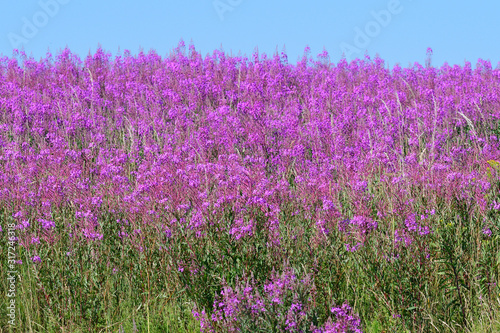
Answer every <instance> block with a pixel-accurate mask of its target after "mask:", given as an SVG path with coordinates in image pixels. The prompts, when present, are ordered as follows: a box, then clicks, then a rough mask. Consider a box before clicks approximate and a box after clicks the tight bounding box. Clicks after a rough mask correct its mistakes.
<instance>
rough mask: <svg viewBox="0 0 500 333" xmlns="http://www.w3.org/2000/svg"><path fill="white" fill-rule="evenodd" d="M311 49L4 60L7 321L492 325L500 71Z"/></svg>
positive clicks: (200, 326)
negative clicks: (403, 63) (388, 61)
mask: <svg viewBox="0 0 500 333" xmlns="http://www.w3.org/2000/svg"><path fill="white" fill-rule="evenodd" d="M307 51H308V50H307V49H306V52H305V54H304V57H303V59H302V60H301V61H299V62H298V63H297V64H296V65H292V64H288V62H287V58H286V55H285V54H284V53H282V54H281V55H279V54H276V55H274V56H273V57H272V58H267V57H266V56H265V55H259V54H258V52H256V53H255V54H254V55H253V56H252V59H251V60H250V59H247V58H245V57H228V56H226V55H225V54H224V52H222V51H215V52H213V54H212V55H207V56H206V57H201V55H200V54H199V53H197V52H196V50H195V48H194V47H193V46H190V47H189V50H188V52H186V50H185V48H184V44H183V43H182V42H181V43H180V44H179V46H178V47H177V48H176V49H175V50H174V51H173V52H172V54H170V55H169V56H168V57H165V58H163V59H162V58H161V57H160V56H158V55H157V54H156V53H155V52H153V51H151V52H149V53H148V54H144V53H140V54H139V55H137V56H132V55H130V53H128V52H125V54H123V55H120V56H115V57H114V58H112V57H111V55H110V54H107V53H106V52H104V51H103V50H102V49H99V50H98V51H97V52H96V53H95V54H93V55H89V56H88V57H87V58H86V59H85V60H84V61H81V60H80V59H79V58H78V57H77V56H75V55H74V54H72V53H71V52H70V51H69V50H68V49H66V50H64V51H61V52H60V53H59V54H58V55H57V56H56V57H55V59H54V58H53V57H52V55H50V54H48V55H47V57H46V58H45V59H42V60H41V61H35V60H34V59H31V58H28V57H27V56H26V55H25V54H24V53H23V52H20V53H19V52H17V51H16V53H15V54H14V55H13V56H12V57H11V58H8V57H5V58H1V59H0V220H1V230H2V231H0V245H1V248H2V249H7V248H8V247H9V235H13V234H15V237H16V239H15V241H14V242H11V243H13V244H15V253H16V256H17V257H16V259H15V260H16V263H15V269H16V270H17V272H18V273H17V280H16V283H15V288H16V289H15V291H16V292H15V294H16V296H15V300H16V303H15V304H16V310H15V318H16V319H15V325H16V326H15V327H13V326H11V325H9V323H8V320H9V317H8V310H7V306H8V304H10V303H8V302H10V299H9V297H4V296H2V297H1V298H0V318H1V319H0V327H1V328H2V329H4V330H6V331H9V327H11V329H12V330H13V331H15V330H18V331H19V332H21V331H22V332H46V331H54V332H56V331H57V332H78V331H81V332H88V331H92V332H97V331H102V332H125V331H126V332H134V331H141V332H196V331H198V332H199V331H200V330H202V331H204V332H209V331H213V332H236V331H238V329H239V332H317V333H319V332H348V331H352V332H360V331H363V332H382V331H384V330H385V331H391V332H392V331H398V332H405V331H411V332H428V331H441V332H443V331H456V332H462V331H469V332H478V331H479V332H481V331H484V332H491V331H498V330H500V323H499V315H498V314H499V313H500V309H499V304H500V303H499V302H500V295H499V293H500V289H499V287H498V284H497V283H498V277H499V263H500V251H499V249H500V229H499V228H500V214H499V209H500V192H499V191H500V178H499V177H500V163H499V162H497V161H498V160H500V151H499V149H500V144H499V140H500V70H499V69H492V67H491V65H490V63H489V62H487V61H483V60H479V61H478V64H477V65H476V68H475V69H472V67H471V64H470V63H465V66H463V67H460V66H454V67H451V66H448V65H446V64H445V65H444V66H442V67H441V68H435V67H432V66H431V64H430V58H429V59H428V62H427V64H426V66H425V67H423V66H421V65H419V64H415V65H414V66H413V67H411V68H401V67H399V66H395V67H394V68H393V69H392V70H389V69H387V68H384V63H383V61H382V60H381V59H379V58H375V59H370V58H368V57H366V58H365V59H363V60H356V61H353V62H351V63H347V62H346V61H345V60H341V61H340V62H339V63H337V64H333V63H330V60H329V58H328V54H327V53H326V52H325V53H322V54H320V55H319V56H318V58H317V60H316V61H314V60H313V59H311V58H309V55H308V52H307ZM429 56H430V54H429ZM11 245H12V244H11ZM8 259H9V258H8V255H7V250H2V252H1V253H0V260H1V265H0V276H1V277H2V279H1V281H0V289H1V290H5V291H7V290H9V288H10V287H9V286H10V284H9V283H10V282H9V280H8V279H7V276H9V273H8V271H9V270H11V269H9V265H8V264H7V263H8ZM4 294H5V292H3V291H2V295H4Z"/></svg>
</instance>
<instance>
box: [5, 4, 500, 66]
mask: <svg viewBox="0 0 500 333" xmlns="http://www.w3.org/2000/svg"><path fill="white" fill-rule="evenodd" d="M499 13H500V1H497V0H489V1H486V0H476V1H431V0H372V1H368V0H355V1H352V0H351V1H349V0H342V1H334V0H318V1H296V0H288V1H273V0H176V1H172V0H144V1H129V0H120V1H118V0H101V1H98V0H4V1H1V11H0V54H1V55H3V56H12V51H13V49H15V48H18V49H21V48H23V47H24V50H25V52H26V53H27V54H28V55H32V56H33V57H34V58H35V59H37V60H38V59H39V58H40V57H43V56H45V54H46V52H47V50H50V52H51V53H52V54H54V55H55V54H57V52H58V51H60V50H61V49H64V48H65V47H66V46H68V47H69V48H70V50H71V51H72V52H74V53H77V54H79V55H80V56H81V57H82V58H84V57H85V56H86V55H87V54H88V53H89V51H90V52H92V53H93V52H95V50H96V49H97V47H98V45H99V44H100V45H101V46H102V48H103V49H104V50H106V51H108V52H111V53H112V54H113V55H116V54H117V53H118V51H121V52H123V51H124V50H129V51H131V53H132V54H137V53H138V52H139V51H140V50H143V51H144V52H148V51H149V50H150V49H154V50H156V52H157V53H158V54H159V55H161V56H166V55H168V54H169V53H170V51H171V50H172V49H173V48H175V47H176V46H177V44H178V42H179V41H180V39H183V40H184V41H185V43H186V46H187V45H189V43H190V42H191V41H193V43H194V46H195V48H196V50H198V51H199V52H200V53H201V54H202V55H203V56H205V55H206V54H207V53H210V54H211V53H212V52H213V51H214V50H215V49H220V48H221V47H222V49H223V50H224V51H225V52H226V53H227V54H231V53H232V54H233V55H237V54H238V52H239V51H241V55H246V56H247V57H248V58H251V55H252V54H253V52H254V50H255V47H258V49H259V53H266V54H267V55H268V56H272V55H273V54H274V53H275V51H276V50H278V51H279V52H281V51H282V50H283V46H285V48H286V53H287V55H288V59H289V62H291V63H296V61H297V59H298V58H301V57H302V55H303V53H304V48H305V47H306V46H309V47H310V48H311V55H312V56H313V58H314V59H316V56H317V54H319V53H321V52H322V51H323V48H325V49H326V51H328V53H329V55H330V60H331V61H332V62H338V61H339V60H340V59H341V57H342V53H343V52H344V53H345V55H346V58H347V59H348V60H352V59H355V58H357V57H359V58H363V57H364V55H365V52H367V53H368V54H369V55H370V56H371V57H372V58H373V57H374V56H375V55H376V54H379V55H380V57H381V58H382V59H384V60H385V62H386V65H389V66H390V67H392V66H393V65H394V64H396V63H399V64H400V65H401V66H402V67H407V66H408V65H409V64H413V63H414V62H419V63H421V64H424V63H425V58H426V50H427V48H428V47H431V48H432V49H433V51H434V54H433V58H432V64H433V65H435V66H441V65H442V64H443V63H444V62H445V61H446V62H448V63H449V64H450V65H453V64H458V65H463V64H464V61H466V60H467V61H470V62H472V64H473V65H475V64H476V61H477V59H478V58H482V59H484V60H490V61H491V63H492V66H493V67H494V68H495V67H496V66H497V64H498V62H499V61H500V19H499Z"/></svg>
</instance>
